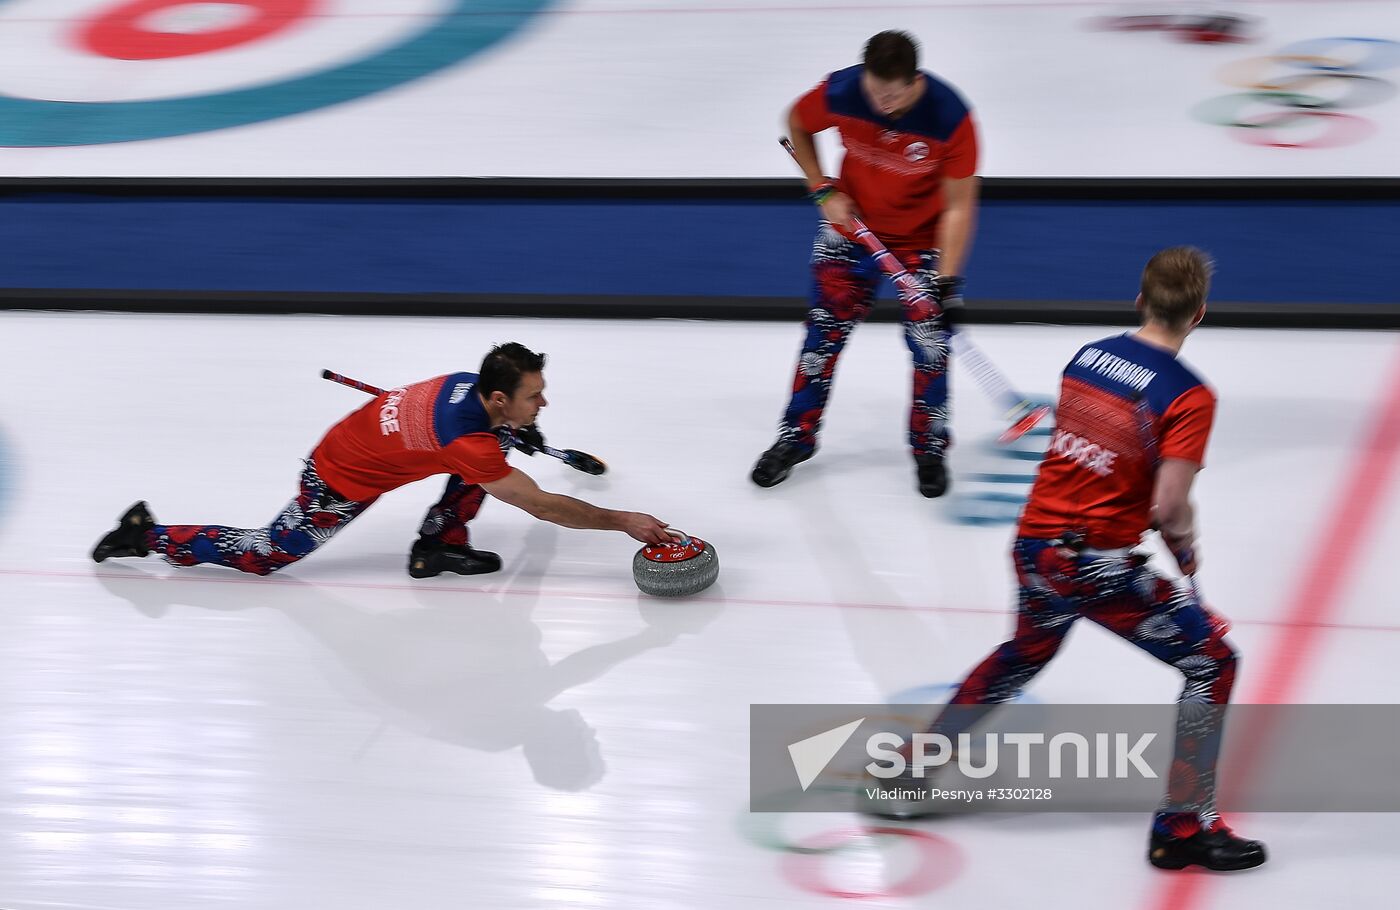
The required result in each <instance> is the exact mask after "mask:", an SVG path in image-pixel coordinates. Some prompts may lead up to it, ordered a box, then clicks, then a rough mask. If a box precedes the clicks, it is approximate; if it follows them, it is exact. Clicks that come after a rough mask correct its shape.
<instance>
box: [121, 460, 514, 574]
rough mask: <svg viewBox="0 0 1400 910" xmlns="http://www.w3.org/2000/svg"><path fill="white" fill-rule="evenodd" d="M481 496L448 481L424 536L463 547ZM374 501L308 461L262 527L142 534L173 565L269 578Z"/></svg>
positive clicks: (175, 528) (173, 528) (172, 528)
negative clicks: (336, 483)
mask: <svg viewBox="0 0 1400 910" xmlns="http://www.w3.org/2000/svg"><path fill="white" fill-rule="evenodd" d="M485 497H486V491H485V490H483V489H482V488H481V487H480V486H478V485H476V484H468V483H466V482H464V481H463V480H462V478H460V477H457V476H455V475H453V476H452V477H449V478H448V481H447V488H446V490H444V491H443V495H442V498H441V499H440V500H439V501H438V502H437V503H436V504H435V505H433V507H432V508H431V509H429V510H428V515H427V518H425V519H424V523H423V529H422V534H423V537H424V538H425V539H427V540H431V541H435V542H438V543H442V544H447V545H458V546H465V545H466V543H467V522H468V521H470V520H471V519H472V518H475V517H476V513H477V511H478V510H479V509H480V508H481V503H482V501H483V500H484V499H485ZM373 503H374V499H369V500H365V501H363V502H360V501H356V500H353V499H346V498H344V497H342V496H341V495H340V494H338V493H336V492H335V491H334V490H332V489H331V488H330V487H329V486H327V485H326V482H325V481H324V480H322V479H321V475H320V474H318V473H316V464H315V462H314V461H312V460H311V459H307V460H306V467H305V468H304V469H303V470H302V472H301V489H300V491H298V493H297V496H296V498H295V499H293V500H292V501H291V502H290V503H288V504H287V507H286V508H284V509H283V510H282V511H281V512H279V513H278V514H277V517H276V518H274V519H273V520H272V522H271V523H270V524H268V525H267V526H266V527H262V528H230V527H226V526H224V525H156V526H155V527H154V528H152V529H151V530H149V531H147V532H146V546H148V547H149V548H150V549H151V552H153V553H156V554H158V555H160V556H162V557H164V558H165V561H166V562H168V563H170V564H171V565H175V566H197V565H217V566H228V567H229V568H230V569H237V570H238V571H240V572H250V573H252V574H254V575H271V574H272V573H273V572H276V571H277V570H278V569H281V568H283V567H284V566H289V565H291V564H292V563H294V562H296V561H297V560H299V559H302V558H303V557H305V556H307V555H309V554H311V553H313V552H315V551H316V550H317V549H318V548H319V547H320V546H321V545H322V544H324V543H325V542H326V541H328V540H330V539H331V538H332V537H334V536H335V535H336V533H337V532H338V531H340V529H341V528H344V527H345V526H346V525H348V524H349V523H350V522H351V521H354V520H355V518H356V517H357V516H358V515H359V514H360V513H361V512H363V511H364V510H365V509H367V508H369V507H370V505H371V504H373Z"/></svg>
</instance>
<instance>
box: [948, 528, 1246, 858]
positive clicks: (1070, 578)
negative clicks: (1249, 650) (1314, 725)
mask: <svg viewBox="0 0 1400 910" xmlns="http://www.w3.org/2000/svg"><path fill="white" fill-rule="evenodd" d="M1012 559H1013V560H1014V562H1015V565H1016V576H1017V580H1018V582H1019V584H1020V602H1019V608H1018V611H1017V617H1016V631H1015V633H1014V634H1013V635H1012V637H1011V638H1010V639H1008V640H1007V641H1005V642H1003V643H1002V644H1001V646H1000V647H998V648H997V649H996V650H995V651H993V652H992V653H991V654H990V655H988V656H987V658H986V659H985V660H983V661H982V663H981V664H979V665H978V666H977V668H976V669H975V670H973V671H972V673H971V674H970V675H969V676H968V677H967V679H966V680H965V681H964V682H963V684H962V686H961V687H960V688H959V689H958V691H957V693H956V694H954V696H953V698H952V700H951V701H950V702H949V704H954V705H982V706H986V708H985V710H982V711H975V710H974V711H967V710H965V709H960V710H958V711H956V712H948V713H947V714H945V715H943V716H940V718H939V719H938V720H935V721H934V723H933V726H932V727H931V728H930V729H931V731H932V732H937V733H942V734H944V735H945V736H949V737H950V738H951V739H953V741H956V737H957V734H958V733H961V732H965V731H966V730H967V729H968V728H969V727H971V726H972V725H974V724H975V723H977V722H978V721H979V720H980V719H981V718H982V717H985V715H986V714H987V712H989V711H991V710H992V707H991V706H994V705H998V704H1003V703H1005V702H1009V701H1012V700H1014V699H1015V698H1016V697H1017V696H1019V695H1020V694H1021V690H1022V689H1024V688H1025V686H1026V684H1027V683H1029V682H1030V681H1031V679H1033V678H1034V677H1035V675H1036V674H1037V673H1039V672H1040V671H1041V670H1042V669H1043V668H1044V667H1045V665H1046V664H1048V663H1049V662H1050V659H1051V658H1053V657H1054V656H1055V654H1056V652H1058V651H1059V649H1060V645H1061V644H1062V643H1063V642H1064V640H1065V636H1066V635H1067V634H1068V633H1069V630H1070V627H1071V626H1073V625H1074V623H1075V621H1076V620H1078V619H1079V618H1080V617H1081V616H1082V617H1084V618H1086V619H1089V620H1091V621H1093V622H1095V623H1098V624H1099V625H1100V626H1103V627H1104V628H1105V629H1107V630H1109V631H1110V632H1113V633H1114V634H1115V635H1118V636H1119V637H1121V638H1123V639H1124V640H1125V641H1127V642H1129V643H1131V644H1133V645H1136V646H1137V647H1139V648H1141V649H1142V650H1143V651H1146V652H1147V653H1148V654H1150V655H1152V656H1153V657H1155V658H1157V659H1158V660H1160V661H1162V662H1163V663H1167V664H1170V665H1172V666H1173V667H1175V668H1176V669H1177V670H1179V671H1181V674H1182V676H1184V677H1185V686H1184V688H1183V689H1182V691H1181V697H1180V699H1179V700H1178V708H1177V728H1176V751H1175V754H1174V756H1173V761H1172V769H1171V773H1170V777H1169V781H1168V785H1167V794H1166V797H1165V798H1164V799H1163V801H1162V805H1161V807H1160V808H1159V809H1158V811H1157V813H1156V815H1155V817H1154V819H1153V825H1154V827H1155V828H1156V829H1157V830H1158V831H1159V832H1160V833H1162V834H1166V835H1169V836H1172V837H1189V836H1191V835H1192V834H1195V833H1196V832H1197V831H1199V830H1201V829H1202V828H1206V829H1209V828H1211V827H1212V826H1213V825H1214V824H1215V823H1216V820H1217V818H1218V816H1217V813H1216V810H1215V766H1216V760H1217V758H1218V757H1219V753H1220V738H1221V733H1222V725H1223V721H1224V711H1223V706H1224V705H1225V704H1226V703H1227V702H1228V701H1229V700H1230V689H1231V688H1232V687H1233V685H1234V681H1235V669H1236V665H1237V662H1238V659H1237V657H1236V655H1235V651H1234V649H1233V648H1232V647H1231V646H1230V644H1229V643H1228V642H1226V641H1225V639H1224V636H1225V633H1226V631H1228V628H1229V627H1228V625H1227V624H1226V623H1225V621H1224V620H1222V619H1220V618H1219V617H1217V616H1215V615H1214V614H1212V613H1211V612H1210V611H1209V610H1207V609H1206V608H1205V607H1204V606H1202V605H1201V604H1200V603H1199V602H1198V601H1197V600H1196V599H1195V597H1193V596H1192V595H1191V593H1190V592H1189V591H1185V590H1182V589H1179V588H1178V587H1177V586H1176V585H1174V584H1172V583H1171V582H1170V581H1168V580H1167V579H1165V578H1162V577H1161V576H1159V575H1157V574H1156V573H1155V572H1153V571H1152V570H1151V569H1149V568H1148V567H1147V565H1146V562H1147V560H1146V558H1145V557H1141V556H1137V555H1132V556H1126V557H1122V556H1093V555H1090V554H1088V553H1085V554H1073V553H1071V552H1069V551H1066V550H1063V549H1061V548H1059V547H1057V546H1055V544H1054V543H1053V542H1051V541H1047V540H1036V539H1032V538H1026V537H1022V538H1018V539H1017V540H1016V543H1015V546H1014V547H1013V549H1012ZM1208 706H1210V707H1208ZM1197 709H1199V710H1197ZM954 714H956V720H950V718H951V717H952V715H954Z"/></svg>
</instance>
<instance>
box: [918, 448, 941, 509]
mask: <svg viewBox="0 0 1400 910" xmlns="http://www.w3.org/2000/svg"><path fill="white" fill-rule="evenodd" d="M914 463H915V464H916V465H918V472H919V492H920V493H922V494H923V495H924V496H926V497H928V498H929V499H937V498H938V497H940V496H942V495H943V494H944V493H946V492H948V466H947V465H946V464H944V462H943V456H942V455H915V456H914Z"/></svg>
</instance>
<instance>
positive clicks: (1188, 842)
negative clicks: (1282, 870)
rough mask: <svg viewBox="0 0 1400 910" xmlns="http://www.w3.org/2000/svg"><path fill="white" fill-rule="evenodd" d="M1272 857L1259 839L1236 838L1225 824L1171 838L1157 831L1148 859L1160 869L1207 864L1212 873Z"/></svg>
mask: <svg viewBox="0 0 1400 910" xmlns="http://www.w3.org/2000/svg"><path fill="white" fill-rule="evenodd" d="M1268 858H1269V857H1268V854H1267V852H1266V851H1265V850H1264V845H1263V844H1261V843H1260V842H1259V841H1257V840H1245V839H1244V838H1242V837H1236V836H1235V833H1234V832H1233V831H1231V830H1230V829H1229V828H1228V827H1226V826H1225V825H1221V824H1218V825H1216V826H1215V828H1214V829H1213V830H1210V831H1198V832H1197V833H1195V834H1193V835H1191V836H1190V837H1167V836H1166V835H1163V834H1159V833H1157V832H1156V831H1153V832H1152V840H1151V843H1150V844H1149V846H1148V850H1147V861H1148V862H1149V863H1151V864H1152V865H1154V866H1156V867H1157V868H1158V869H1185V868H1186V867H1187V866H1204V867H1205V868H1207V869H1209V870H1211V871H1212V872H1237V871H1239V870H1241V869H1253V868H1254V867H1255V866H1262V865H1264V863H1265V861H1267V860H1268Z"/></svg>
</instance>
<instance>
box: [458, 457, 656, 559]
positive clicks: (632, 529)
mask: <svg viewBox="0 0 1400 910" xmlns="http://www.w3.org/2000/svg"><path fill="white" fill-rule="evenodd" d="M481 486H482V488H483V489H485V490H486V492H488V493H490V494H491V495H492V496H494V497H496V498H497V499H499V500H500V501H501V502H505V503H509V504H511V505H513V506H515V507H516V508H518V509H523V510H524V511H526V512H528V513H529V514H531V515H533V516H534V517H535V518H538V519H539V520H540V521H548V522H551V523H553V524H557V525H560V526H562V527H565V528H580V529H585V530H597V531H621V532H623V533H624V534H626V535H628V536H629V537H631V538H632V539H634V540H639V541H641V542H642V543H647V544H661V543H667V542H668V541H670V540H671V535H669V534H667V533H666V524H665V522H662V521H660V520H658V519H656V518H654V517H652V516H650V515H647V514H645V513H642V512H621V511H618V510H616V509H603V508H599V507H598V506H595V505H592V504H590V503H586V502H584V501H583V500H581V499H574V498H573V497H572V496H563V495H561V494H559V493H550V492H547V491H545V490H541V489H540V488H539V485H537V484H536V483H535V481H534V480H532V479H531V478H530V475H529V474H526V473H525V472H524V471H520V470H518V469H515V468H512V469H511V472H510V473H509V474H507V475H506V476H505V477H502V478H501V479H500V480H496V481H492V482H491V483H484V484H482V485H481Z"/></svg>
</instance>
